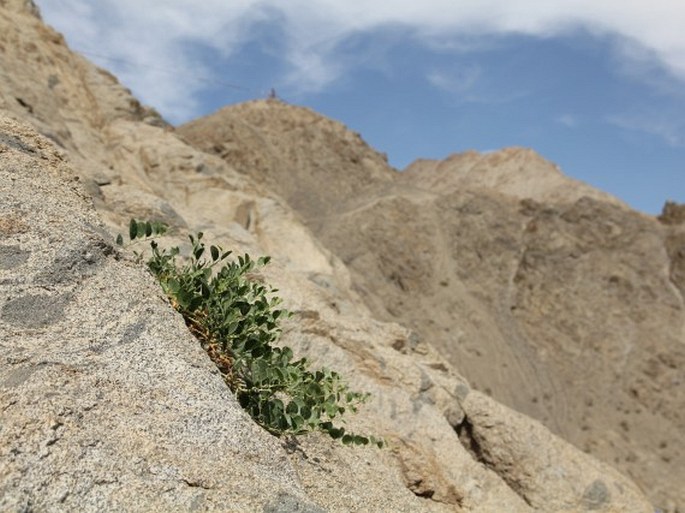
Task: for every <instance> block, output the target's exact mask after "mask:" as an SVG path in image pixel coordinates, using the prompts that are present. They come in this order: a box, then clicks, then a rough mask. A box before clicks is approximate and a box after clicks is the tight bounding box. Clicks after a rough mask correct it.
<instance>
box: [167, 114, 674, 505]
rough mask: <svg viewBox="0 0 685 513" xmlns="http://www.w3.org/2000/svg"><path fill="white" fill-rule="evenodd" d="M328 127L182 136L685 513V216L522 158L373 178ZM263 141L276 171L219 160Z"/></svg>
mask: <svg viewBox="0 0 685 513" xmlns="http://www.w3.org/2000/svg"><path fill="white" fill-rule="evenodd" d="M237 118H240V119H241V120H242V121H241V123H240V124H239V125H238V124H236V123H235V120H236V119H237ZM264 119H269V120H270V122H269V123H266V122H265V121H263V120H264ZM252 120H259V122H253V121H252ZM330 123H331V122H330V121H328V120H325V121H323V120H322V121H318V122H317V121H315V120H314V119H313V115H312V113H311V112H310V111H308V110H306V109H302V108H300V107H294V106H290V105H287V104H285V103H282V102H278V101H258V102H251V103H248V104H244V105H240V106H236V107H229V108H225V109H222V110H221V111H219V112H217V113H216V114H213V115H211V116H208V117H206V118H204V119H201V120H196V121H194V122H192V123H190V124H188V125H186V126H183V127H181V128H180V129H179V132H180V133H181V134H182V135H183V136H184V138H185V139H186V140H188V141H190V142H192V143H193V144H195V145H196V146H197V147H199V148H201V149H204V150H206V151H209V152H216V153H218V154H219V155H220V156H222V157H223V158H224V160H225V161H226V162H227V163H229V164H230V165H232V166H233V167H234V168H235V169H237V170H239V171H241V172H242V173H244V174H245V175H248V176H256V177H257V178H258V179H261V180H268V183H269V184H270V187H272V188H273V189H274V190H276V191H277V192H278V193H279V194H282V195H283V197H284V198H285V199H286V200H291V206H292V207H293V208H295V209H297V210H298V211H299V212H300V214H301V215H302V217H303V219H304V220H305V222H306V223H307V225H308V226H309V227H310V228H311V229H312V230H313V231H314V233H315V234H316V235H317V236H318V238H319V239H320V240H321V241H322V242H323V243H324V244H325V245H326V247H327V248H328V249H329V250H330V251H332V252H333V253H334V254H336V255H338V256H339V257H341V258H342V260H343V262H344V263H345V265H346V266H347V267H348V268H349V269H350V270H351V272H352V281H353V285H354V290H355V291H356V292H357V293H359V295H360V296H361V297H362V298H363V300H364V302H365V303H366V305H367V306H368V307H369V308H370V309H371V311H372V312H373V313H374V314H375V315H376V316H378V317H379V318H380V319H384V320H391V321H395V322H398V323H401V324H403V325H405V326H409V327H411V328H412V329H414V330H415V331H416V332H417V333H418V334H419V336H420V337H421V339H422V340H424V341H427V342H429V343H430V344H431V345H433V346H434V347H436V348H437V349H438V350H439V351H440V353H441V354H442V355H443V356H444V357H445V358H447V359H448V360H449V361H450V362H451V363H452V364H453V365H454V366H455V367H456V368H458V369H459V370H460V372H462V373H463V374H464V376H465V377H466V378H467V379H468V380H469V381H470V382H471V384H472V385H473V386H474V387H475V388H477V389H479V390H481V391H484V392H486V393H488V394H490V395H492V397H494V398H495V399H497V400H499V401H502V402H503V403H504V404H507V405H509V406H510V407H512V408H514V409H516V410H519V411H522V412H524V413H526V414H528V415H531V416H533V417H534V418H537V419H538V420H540V421H541V422H543V423H544V424H545V425H546V426H547V427H549V428H550V429H551V430H552V431H554V432H555V433H557V434H558V435H560V436H562V437H564V438H566V439H567V440H569V441H571V442H572V443H574V444H575V445H576V446H578V447H580V448H582V449H583V450H585V451H587V452H588V453H590V454H593V455H595V456H597V457H598V458H601V459H603V460H604V461H606V462H609V463H611V464H614V465H616V466H617V467H618V468H620V469H621V470H622V471H624V472H625V473H627V474H628V475H630V476H631V477H633V478H634V479H636V481H637V482H638V483H639V484H641V486H642V488H643V489H644V490H645V492H646V493H648V494H649V496H650V497H651V498H652V500H653V501H654V502H655V503H656V504H660V505H663V507H664V508H666V505H668V507H670V508H671V509H673V507H675V506H674V505H675V504H678V505H680V508H683V507H685V491H684V490H685V488H683V486H682V483H685V437H683V433H685V417H684V416H683V414H682V412H683V411H685V387H683V383H685V370H684V369H685V345H684V343H685V332H684V326H685V311H684V306H683V293H682V288H683V267H682V262H683V257H682V253H683V251H684V249H683V248H684V246H683V243H684V242H685V241H684V240H683V230H684V229H685V226H684V225H683V224H679V222H680V221H679V218H677V216H675V215H673V214H672V215H671V216H670V217H668V219H673V221H671V224H668V225H665V224H663V223H662V222H659V220H657V219H655V218H652V217H649V216H645V215H643V214H640V213H637V212H635V211H632V210H631V209H630V208H628V207H627V206H626V205H625V204H623V203H622V202H620V201H619V200H617V199H615V198H613V197H612V196H610V195H608V194H606V193H603V192H601V191H598V190H595V189H593V188H591V187H590V186H588V185H586V184H583V183H581V182H578V181H576V180H572V179H570V178H568V177H566V176H564V175H563V174H562V172H561V171H560V170H559V169H558V168H557V167H556V166H554V165H553V164H552V163H550V162H548V161H546V160H545V159H543V158H542V157H540V156H539V155H537V154H536V153H535V152H533V151H531V150H527V149H522V148H509V149H504V150H500V151H496V152H491V153H488V154H478V153H476V152H466V153H464V154H458V155H453V156H451V157H449V158H448V159H446V160H445V161H425V160H424V161H418V162H416V163H414V164H412V165H411V166H409V168H408V169H407V170H406V171H405V172H403V173H397V172H393V171H392V170H391V169H390V168H389V167H388V166H385V172H383V173H375V174H373V175H372V174H370V173H366V172H365V166H366V165H367V164H366V163H369V162H373V163H380V164H382V162H383V160H382V157H381V156H380V155H379V154H377V153H376V152H375V151H374V150H373V149H371V148H369V147H368V146H367V145H366V144H364V142H363V141H361V140H360V139H357V138H355V137H354V136H353V135H351V134H350V135H347V136H346V137H345V138H344V140H347V141H354V144H355V146H354V147H349V145H345V146H343V144H342V143H341V142H339V141H338V142H336V141H333V140H332V137H333V136H332V135H331V137H328V138H326V139H325V140H323V141H322V140H321V139H313V138H311V137H304V136H301V134H304V133H306V131H307V130H308V127H310V126H312V125H316V124H321V125H325V126H327V127H330ZM247 133H249V134H250V138H247V137H245V134H247ZM327 133H329V134H344V133H345V131H344V129H343V128H342V126H339V127H338V128H328V129H327ZM253 140H259V141H260V144H261V145H262V147H264V148H266V149H267V151H268V152H269V162H273V163H277V165H274V166H273V167H271V168H269V167H268V165H266V164H265V165H262V166H256V167H255V166H253V164H252V162H251V161H249V160H244V159H242V158H241V154H236V153H222V152H221V150H220V148H222V147H226V146H228V145H232V146H233V147H239V148H243V149H242V154H248V153H250V152H254V153H256V152H258V151H259V149H258V148H257V147H255V148H253V149H252V150H246V149H245V147H247V146H249V145H250V144H252V141H253ZM284 141H287V144H284V143H283V142H284ZM294 147H295V148H296V149H293V148H294ZM293 153H296V154H297V158H296V159H292V158H291V155H293ZM324 153H325V154H326V155H327V157H326V166H325V167H321V166H319V165H318V162H319V155H321V154H324ZM351 155H353V156H354V158H350V156H351ZM307 156H308V157H307ZM376 165H377V164H376ZM317 172H318V173H320V174H321V175H320V176H319V175H317V176H316V178H314V179H312V180H309V181H307V178H308V177H310V176H312V175H313V174H314V173H317ZM360 174H362V175H364V176H365V181H364V182H361V181H360V180H359V179H358V177H359V176H360ZM293 176H296V177H297V180H296V181H293V180H291V178H292V177H293ZM374 177H375V179H373V178H374ZM320 183H325V187H324V188H323V189H322V190H321V191H319V184H320ZM293 187H296V188H297V192H293ZM331 191H341V192H340V194H338V195H337V197H336V196H335V195H334V194H332V193H331ZM346 191H353V192H352V193H348V194H345V192H346ZM303 198H305V199H306V198H308V201H306V204H305V205H303V201H304V200H303ZM671 210H673V209H671ZM673 211H674V210H673ZM664 222H665V221H664Z"/></svg>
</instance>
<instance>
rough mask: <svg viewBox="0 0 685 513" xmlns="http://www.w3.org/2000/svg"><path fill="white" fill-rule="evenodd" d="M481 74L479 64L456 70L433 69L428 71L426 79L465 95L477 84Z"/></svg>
mask: <svg viewBox="0 0 685 513" xmlns="http://www.w3.org/2000/svg"><path fill="white" fill-rule="evenodd" d="M480 74H481V70H480V68H479V67H478V66H464V67H460V68H457V69H456V70H454V71H444V70H433V71H431V72H429V73H428V76H427V77H426V79H427V80H428V82H430V83H431V84H432V85H433V86H435V87H437V88H438V89H442V90H443V91H446V92H448V93H452V94H459V95H463V94H465V93H468V92H469V91H471V90H472V89H473V88H474V87H475V86H476V83H477V82H478V78H479V77H480Z"/></svg>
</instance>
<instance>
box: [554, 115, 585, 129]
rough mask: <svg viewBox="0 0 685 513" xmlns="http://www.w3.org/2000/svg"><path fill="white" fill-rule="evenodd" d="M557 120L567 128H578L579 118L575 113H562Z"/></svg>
mask: <svg viewBox="0 0 685 513" xmlns="http://www.w3.org/2000/svg"><path fill="white" fill-rule="evenodd" d="M556 122H557V123H559V124H561V125H564V126H565V127H567V128H576V127H577V126H578V124H579V120H578V118H577V117H576V116H574V115H573V114H562V115H561V116H559V117H558V118H557V119H556Z"/></svg>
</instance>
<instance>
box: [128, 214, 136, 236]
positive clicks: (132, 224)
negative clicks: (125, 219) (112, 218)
mask: <svg viewBox="0 0 685 513" xmlns="http://www.w3.org/2000/svg"><path fill="white" fill-rule="evenodd" d="M136 235H138V223H137V222H136V220H135V219H131V221H129V223H128V238H129V239H130V240H133V239H135V238H136Z"/></svg>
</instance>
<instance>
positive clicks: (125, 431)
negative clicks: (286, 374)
mask: <svg viewBox="0 0 685 513" xmlns="http://www.w3.org/2000/svg"><path fill="white" fill-rule="evenodd" d="M0 70H1V72H0V345H1V346H2V347H1V349H2V354H3V357H2V359H1V360H0V411H2V424H1V427H0V433H2V437H1V438H0V509H1V510H2V511H74V510H79V511H103V510H117V511H193V510H201V511H236V512H249V511H264V512H276V511H277V512H287V511H307V512H320V511H330V512H336V511H341V512H342V511H393V512H395V511H398V512H399V511H412V512H414V511H431V512H432V511H463V512H483V513H486V512H501V511H512V512H516V511H520V512H530V511H538V512H543V511H544V512H562V511H564V512H570V511H600V512H645V513H646V512H651V511H652V508H651V506H650V505H649V503H648V502H647V501H646V499H645V498H644V496H643V495H642V494H641V492H640V491H639V490H638V488H637V487H636V486H635V485H634V484H633V483H632V482H631V481H630V480H629V479H627V478H625V477H623V476H621V475H620V474H618V473H617V472H616V471H614V470H613V469H612V468H610V467H609V466H607V465H606V464H604V463H600V462H599V461H598V460H596V459H594V458H592V457H591V456H588V455H586V454H584V453H583V452H581V451H579V450H578V449H576V448H574V447H573V446H571V445H570V444H568V443H566V442H564V441H562V440H561V439H560V438H558V437H556V436H554V435H553V434H551V433H550V432H549V431H548V430H547V429H546V428H545V427H543V426H542V425H541V424H539V423H538V422H536V421H534V420H532V419H530V418H529V417H526V416H524V415H521V414H519V413H516V412H514V411H512V410H510V409H508V408H507V407H505V406H503V405H501V404H499V403H497V402H496V401H494V400H493V399H491V398H489V397H488V396H487V395H484V394H481V393H479V392H478V391H475V390H472V389H471V387H470V386H469V384H468V383H467V382H466V380H465V379H464V378H462V377H461V376H460V374H459V373H458V372H457V371H456V370H455V369H454V368H453V367H452V366H451V365H450V364H449V363H448V362H447V361H445V360H444V359H443V358H442V357H441V356H440V355H439V353H438V352H437V351H436V350H435V348H434V347H433V346H432V345H431V344H429V343H427V342H425V341H424V342H422V341H420V340H419V339H418V337H417V336H416V335H415V334H414V333H412V332H411V331H410V330H409V329H407V328H404V327H401V326H400V325H398V324H394V323H387V322H381V321H379V320H377V319H376V318H375V317H374V316H373V315H372V313H371V311H370V310H369V308H368V307H367V306H366V304H365V302H364V301H363V300H362V298H361V297H360V296H359V294H358V293H357V292H355V291H354V290H353V289H352V286H351V285H352V280H353V278H352V275H351V274H350V271H349V270H348V268H347V267H346V266H345V264H344V263H343V262H342V261H341V260H339V259H338V258H337V257H336V256H334V254H332V253H331V252H330V251H329V250H328V249H326V247H325V246H324V245H323V244H321V243H320V242H319V241H318V240H317V239H316V238H315V237H314V236H313V235H312V233H311V231H310V229H309V228H307V227H306V226H304V225H303V224H302V223H301V222H300V221H299V220H298V218H299V216H300V214H298V213H297V212H295V211H293V210H292V209H291V207H290V206H289V205H288V203H287V202H286V201H284V200H283V199H282V198H281V196H279V195H278V194H277V193H274V192H272V191H270V190H269V189H268V188H267V186H269V187H275V184H274V183H272V182H268V181H267V180H266V179H262V180H256V181H255V180H253V179H252V178H251V177H249V176H245V175H242V174H240V173H238V172H237V171H236V169H235V168H234V167H233V166H232V165H230V164H228V163H227V162H226V161H224V160H223V159H221V158H220V157H217V156H214V155H211V154H209V153H207V152H204V151H202V150H200V149H196V148H194V147H192V146H189V145H188V144H186V143H185V142H184V141H182V140H181V139H180V138H179V137H177V135H176V134H175V133H174V131H173V130H172V129H171V128H170V127H168V126H166V124H165V123H164V122H163V121H162V120H161V119H160V118H159V116H157V115H156V114H155V113H154V112H153V111H150V110H148V109H146V108H144V107H141V106H140V104H139V103H138V102H136V100H135V99H133V98H132V97H131V95H130V93H128V91H126V90H125V89H124V88H122V87H121V86H120V85H119V84H118V83H117V81H116V79H115V78H114V77H112V76H111V75H109V74H107V73H105V72H103V71H101V70H98V69H97V68H95V67H93V66H92V65H90V64H89V63H88V62H87V61H85V60H84V59H82V58H80V57H79V56H77V55H74V54H73V53H71V52H70V51H69V50H68V48H67V47H66V46H65V45H64V41H63V39H62V38H61V37H60V36H59V35H58V34H57V33H55V32H54V31H52V30H51V29H49V28H48V27H46V26H45V25H43V23H42V22H41V20H40V18H39V17H38V16H37V13H36V9H35V7H34V6H33V5H32V3H31V2H27V1H25V0H0ZM16 120H21V122H18V121H16ZM322 125H324V128H325V131H326V130H327V132H326V135H325V136H322V137H321V140H322V141H326V140H331V139H334V138H335V137H337V136H339V135H340V134H343V135H344V134H346V132H344V131H343V130H341V129H339V128H336V126H337V125H335V124H334V123H331V122H325V123H322ZM315 132H316V131H314V134H313V135H312V136H313V137H316V135H315ZM39 133H40V134H43V135H42V136H41V135H39ZM336 134H337V135H336ZM345 137H347V139H348V143H347V144H342V143H341V144H342V147H343V148H345V147H346V146H350V147H351V148H352V150H354V148H355V147H356V146H357V145H358V144H359V140H358V138H356V137H355V136H352V135H348V136H345ZM245 147H246V148H247V149H248V150H246V151H251V150H250V149H249V148H251V147H250V146H249V145H245ZM279 148H280V149H279V152H280V151H282V150H285V149H287V145H281V146H280V147H279ZM336 154H337V153H336V152H332V153H331V155H332V156H331V158H333V157H334V156H335V155H336ZM253 155H256V153H255V154H253ZM302 155H303V156H308V153H307V151H303V152H302ZM303 158H304V157H303ZM362 165H364V166H366V167H365V169H364V172H363V173H360V176H361V175H363V174H365V173H368V174H369V176H370V178H369V182H370V183H371V182H376V181H380V182H391V181H392V176H394V175H391V174H389V173H387V172H386V171H387V170H386V169H385V168H384V167H383V160H382V158H380V157H374V158H371V159H370V160H369V161H363V162H362ZM269 169H270V168H269ZM302 181H303V187H304V186H305V184H306V180H304V179H303V180H302ZM317 186H318V185H317ZM350 187H351V189H350V190H351V191H358V192H359V191H360V189H355V187H357V186H356V185H354V184H353V185H351V186H350ZM332 191H333V192H334V191H335V189H332ZM288 198H289V199H290V200H291V201H293V199H292V198H293V197H292V196H288ZM305 198H306V196H305ZM293 202H294V201H293ZM130 216H135V217H142V218H152V219H160V220H164V221H167V222H169V223H170V224H171V225H172V226H173V227H174V230H175V231H174V233H175V235H172V239H173V238H174V237H176V239H175V240H176V241H177V242H181V241H183V239H184V235H185V231H187V230H188V229H192V230H199V229H201V230H203V231H204V232H205V233H206V234H207V237H208V238H212V240H216V241H217V242H219V243H221V244H222V245H223V246H224V247H230V248H232V249H234V250H235V251H237V252H244V251H248V252H250V253H251V254H253V255H258V254H264V253H269V254H271V255H273V257H274V264H273V265H272V266H271V268H270V269H267V270H266V271H265V278H266V279H268V280H269V281H270V282H271V283H273V284H275V285H276V286H277V287H278V288H279V289H280V291H281V292H280V295H281V296H282V297H283V298H284V299H285V301H286V307H288V308H289V309H290V310H291V311H293V312H294V316H293V318H292V320H291V321H290V322H289V324H288V325H287V326H286V332H285V334H284V342H285V343H287V344H289V345H291V346H292V347H294V348H295V350H296V351H297V352H298V353H300V354H303V355H307V356H308V357H310V358H311V359H312V360H313V361H314V362H316V363H319V364H325V365H327V366H330V367H333V368H335V369H336V370H339V371H341V372H342V373H343V374H345V375H346V376H348V377H349V379H350V380H351V381H352V382H353V383H354V384H355V386H356V387H358V388H360V389H362V390H367V391H369V392H371V393H372V401H371V402H370V403H369V404H368V405H367V406H366V407H365V408H364V409H363V410H362V412H361V413H360V414H359V415H358V416H355V417H352V418H350V419H349V423H350V427H351V428H353V429H355V428H356V429H359V430H363V431H367V432H374V433H378V434H381V435H383V436H385V437H386V438H387V439H388V441H389V442H390V449H387V450H384V451H377V450H360V449H350V448H347V447H345V446H342V445H340V444H338V443H336V442H334V441H332V440H330V439H327V438H325V437H318V436H310V437H306V438H304V439H302V440H301V441H299V443H297V444H294V445H293V444H292V443H289V442H288V441H287V440H280V439H277V438H274V437H273V436H272V435H270V434H268V433H267V432H265V431H263V430H261V429H260V428H258V427H257V426H256V425H255V424H253V423H252V422H251V420H250V419H249V418H248V417H247V416H246V415H245V413H244V412H243V411H242V410H241V409H240V408H239V407H238V406H237V404H236V401H235V400H234V399H233V397H232V395H231V394H230V392H229V391H228V390H227V389H226V388H225V386H224V385H223V382H222V380H221V379H220V377H219V376H218V375H217V371H216V370H215V369H214V368H213V366H212V364H211V363H210V361H209V359H208V358H207V357H206V355H205V354H204V353H203V352H202V351H201V350H200V349H199V348H198V347H197V345H196V344H195V343H194V341H193V339H192V337H190V335H189V333H188V331H187V329H186V328H185V326H184V324H183V321H182V320H181V319H180V318H179V317H178V316H177V315H176V314H175V313H174V312H173V309H172V308H171V306H170V305H169V304H168V303H167V302H166V301H165V300H164V299H163V298H162V297H161V295H160V293H159V291H158V289H157V288H156V286H155V284H154V283H153V281H152V279H151V278H150V277H149V276H148V275H147V274H146V273H145V272H144V270H143V268H142V267H141V266H140V265H139V264H136V263H135V261H133V260H132V259H131V258H130V255H129V254H127V253H122V252H120V251H119V250H118V249H115V248H114V247H113V246H112V243H111V241H112V240H113V236H114V234H115V233H116V232H117V231H120V230H121V228H122V227H124V226H125V225H126V223H127V221H128V218H129V217H130ZM108 228H109V231H108Z"/></svg>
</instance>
